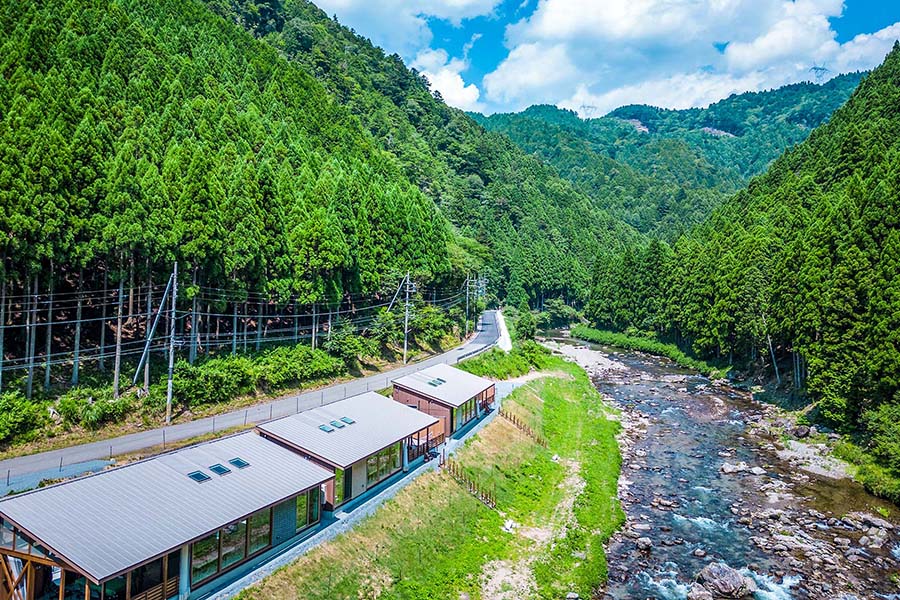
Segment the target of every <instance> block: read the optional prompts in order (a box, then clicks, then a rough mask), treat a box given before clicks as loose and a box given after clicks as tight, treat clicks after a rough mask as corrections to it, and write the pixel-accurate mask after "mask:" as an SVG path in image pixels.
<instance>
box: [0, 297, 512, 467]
mask: <svg viewBox="0 0 900 600" xmlns="http://www.w3.org/2000/svg"><path fill="white" fill-rule="evenodd" d="M499 337H500V331H499V328H498V325H497V313H496V312H495V311H486V312H485V313H484V314H483V315H482V319H481V322H480V323H479V327H478V332H477V334H476V335H475V336H474V337H473V338H471V339H470V340H469V341H467V342H466V343H465V344H463V345H461V346H457V347H456V348H454V349H453V350H450V351H448V352H445V353H444V354H439V355H437V356H432V357H430V358H428V359H425V360H423V361H420V362H417V363H413V364H409V365H406V366H403V367H400V368H397V369H394V370H392V371H386V372H384V373H379V374H377V375H372V376H369V377H364V378H359V379H354V380H352V381H347V382H345V383H339V384H336V385H333V386H330V387H327V388H323V389H320V390H315V391H311V392H303V393H300V394H295V395H291V396H285V397H282V398H279V399H277V400H273V401H271V402H268V403H266V404H259V405H256V406H251V407H248V408H245V409H244V408H242V409H240V410H236V411H233V412H230V413H225V414H221V415H216V416H215V417H207V418H204V419H198V420H196V421H190V422H188V423H179V424H177V425H172V426H169V427H162V428H159V429H151V430H147V431H141V432H138V433H131V434H128V435H123V436H121V437H117V438H111V439H108V440H103V441H100V442H91V443H89V444H81V445H78V446H71V447H69V448H62V449H59V450H51V451H48V452H41V453H39V454H31V455H28V456H20V457H17V458H10V459H7V460H4V461H0V479H2V478H6V479H7V480H22V479H23V478H29V479H35V478H37V475H40V477H39V478H40V479H50V478H53V477H54V475H55V474H56V473H61V474H62V473H68V472H71V471H70V469H66V467H69V466H73V465H77V464H80V463H89V462H91V461H98V460H105V459H109V458H110V457H112V456H114V455H117V454H125V453H128V452H137V451H139V450H143V449H145V448H151V447H153V446H157V445H160V444H166V443H171V442H177V441H179V440H184V439H188V438H192V437H197V436H199V435H203V434H206V433H210V432H215V431H221V430H223V429H228V428H231V427H236V426H240V425H247V424H250V423H260V422H263V421H267V420H270V419H275V418H279V417H284V416H287V415H292V414H296V413H298V412H302V411H304V410H309V409H310V408H314V407H317V406H322V405H324V404H330V403H332V402H336V401H338V400H342V399H344V398H347V397H350V396H354V395H356V394H361V393H363V392H367V391H372V390H379V389H384V388H386V387H388V386H389V385H390V380H392V379H396V378H398V377H402V376H404V375H407V374H409V373H414V372H416V371H419V370H421V369H424V368H426V367H429V366H431V365H434V364H438V363H448V364H451V365H452V364H456V363H457V362H459V360H461V359H462V358H465V357H467V356H471V355H473V354H477V353H478V352H481V351H482V350H485V349H486V348H489V347H491V346H493V345H494V344H495V343H496V342H497V340H498V338H499Z"/></svg>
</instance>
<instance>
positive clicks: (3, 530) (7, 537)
mask: <svg viewBox="0 0 900 600" xmlns="http://www.w3.org/2000/svg"><path fill="white" fill-rule="evenodd" d="M0 546H2V547H4V548H12V547H13V527H12V525H10V524H9V523H7V522H6V521H3V522H2V523H0Z"/></svg>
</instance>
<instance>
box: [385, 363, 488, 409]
mask: <svg viewBox="0 0 900 600" xmlns="http://www.w3.org/2000/svg"><path fill="white" fill-rule="evenodd" d="M394 385H399V386H403V387H405V388H408V389H411V390H413V391H416V392H419V393H421V394H424V395H426V396H428V397H430V398H434V399H435V400H437V401H438V402H441V403H442V404H446V405H448V406H452V407H453V408H459V407H460V406H462V405H463V404H465V402H466V401H467V400H469V399H470V398H474V397H475V396H477V395H478V394H480V393H481V392H483V391H484V390H486V389H488V388H490V387H492V386H493V385H494V382H493V381H491V380H489V379H485V378H484V377H479V376H478V375H472V374H471V373H468V372H466V371H463V370H461V369H457V368H455V367H451V366H450V365H448V364H445V363H439V364H436V365H433V366H431V367H428V368H427V369H422V370H421V371H418V372H416V373H412V374H410V375H406V376H404V377H400V378H399V379H395V380H394Z"/></svg>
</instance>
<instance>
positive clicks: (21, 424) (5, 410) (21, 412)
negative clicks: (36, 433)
mask: <svg viewBox="0 0 900 600" xmlns="http://www.w3.org/2000/svg"><path fill="white" fill-rule="evenodd" d="M41 420H42V410H41V407H40V405H38V404H36V403H34V402H31V401H29V400H27V399H26V398H25V396H23V395H22V394H21V393H19V392H7V393H5V394H0V443H5V442H7V441H9V440H11V439H12V438H14V437H16V436H19V435H23V434H26V433H29V432H31V431H32V430H34V429H35V428H37V426H38V425H39V424H40V423H41Z"/></svg>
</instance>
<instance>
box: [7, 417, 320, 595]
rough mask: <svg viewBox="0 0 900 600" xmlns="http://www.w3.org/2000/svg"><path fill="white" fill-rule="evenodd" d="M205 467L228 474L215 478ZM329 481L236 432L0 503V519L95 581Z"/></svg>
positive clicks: (293, 457)
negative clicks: (197, 475)
mask: <svg viewBox="0 0 900 600" xmlns="http://www.w3.org/2000/svg"><path fill="white" fill-rule="evenodd" d="M234 458H241V459H243V460H245V461H246V462H248V463H249V466H247V467H245V468H243V469H239V468H237V467H235V466H232V465H231V464H229V462H228V461H229V460H231V459H234ZM215 464H221V465H224V466H225V467H227V468H229V469H230V470H231V472H230V473H228V474H226V475H216V474H214V473H213V472H211V471H210V470H209V467H210V466H212V465H215ZM194 471H201V472H203V473H205V474H206V475H208V476H209V477H210V480H208V481H206V482H204V483H197V482H195V481H194V480H192V479H191V478H189V477H188V474H189V473H192V472H194ZM332 477H334V474H333V473H331V472H330V471H328V470H327V469H323V468H322V467H320V466H318V465H316V464H315V463H313V462H311V461H308V460H306V459H304V458H302V457H301V456H299V455H297V454H296V453H294V452H291V451H290V450H287V449H285V448H282V447H281V446H279V445H277V444H274V443H272V442H270V441H267V440H265V439H263V438H262V437H260V436H259V435H257V434H256V433H255V432H245V433H241V434H238V435H234V436H230V437H226V438H222V439H219V440H214V441H211V442H207V443H203V444H198V445H196V446H190V447H187V448H183V449H181V450H176V451H173V452H170V453H168V454H163V455H160V456H156V457H153V458H149V459H146V460H142V461H139V462H136V463H132V464H129V465H125V466H123V467H119V468H117V469H112V470H109V471H104V472H101V473H97V474H95V475H91V476H88V477H84V478H81V479H75V480H72V481H68V482H63V483H60V484H57V485H54V486H51V487H46V488H43V489H39V490H35V491H33V492H29V493H26V494H22V495H19V496H13V497H11V498H7V499H4V500H0V515H2V516H3V517H4V518H6V519H8V520H9V521H11V522H13V523H14V524H16V525H18V526H19V527H20V528H21V529H23V530H24V531H25V532H26V533H28V534H30V535H31V536H32V537H34V538H35V541H37V542H38V543H41V544H42V545H46V547H47V548H48V549H49V550H50V551H51V552H52V553H53V554H55V555H56V556H58V557H60V558H61V559H63V560H64V561H66V562H68V563H70V564H71V565H72V566H74V567H77V568H79V569H81V570H82V571H83V572H84V573H86V574H87V575H89V576H90V577H91V578H93V579H94V580H95V581H97V582H102V581H104V580H106V579H109V578H111V577H114V576H116V575H119V574H121V573H122V572H124V571H127V570H130V569H131V568H133V567H135V566H136V565H139V564H142V563H144V562H146V561H148V560H150V559H153V558H155V557H157V556H160V555H162V554H164V553H166V552H169V551H171V550H174V549H176V548H178V547H180V546H182V545H184V544H186V543H188V542H190V541H193V540H196V539H198V538H201V537H202V536H204V535H206V534H208V533H210V532H212V531H215V530H216V529H218V528H220V527H222V526H224V525H227V524H229V523H231V522H234V521H236V520H238V519H241V518H242V517H245V516H247V515H249V514H251V513H254V512H256V511H258V510H261V509H264V508H267V507H269V506H271V505H274V504H277V503H278V502H281V501H283V500H286V499H288V498H290V497H291V496H294V495H296V494H298V493H300V492H302V491H304V490H306V489H307V488H311V487H314V486H317V485H319V484H321V483H324V482H325V481H327V480H328V479H331V478H332Z"/></svg>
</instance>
